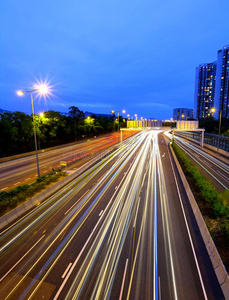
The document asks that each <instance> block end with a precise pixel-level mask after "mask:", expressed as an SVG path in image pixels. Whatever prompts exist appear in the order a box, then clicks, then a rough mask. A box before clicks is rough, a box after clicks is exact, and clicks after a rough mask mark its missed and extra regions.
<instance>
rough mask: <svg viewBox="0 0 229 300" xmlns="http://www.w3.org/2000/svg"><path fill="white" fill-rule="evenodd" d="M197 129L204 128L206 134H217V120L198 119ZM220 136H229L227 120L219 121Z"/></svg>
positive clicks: (228, 122) (228, 120)
mask: <svg viewBox="0 0 229 300" xmlns="http://www.w3.org/2000/svg"><path fill="white" fill-rule="evenodd" d="M199 127H200V128H204V129H205V132H207V133H213V134H219V120H216V119H215V118H213V117H207V118H202V119H199ZM220 135H223V136H229V119H228V118H222V120H221V126H220Z"/></svg>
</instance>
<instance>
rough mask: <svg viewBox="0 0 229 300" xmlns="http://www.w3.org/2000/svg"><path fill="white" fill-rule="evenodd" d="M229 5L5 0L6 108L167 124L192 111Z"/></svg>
mask: <svg viewBox="0 0 229 300" xmlns="http://www.w3.org/2000/svg"><path fill="white" fill-rule="evenodd" d="M228 11H229V3H228V0H217V1H215V0H214V1H213V0H208V1H206V0H192V1H191V0H190V1H189V0H164V1H155V0H150V1H148V0H131V1H130V0H122V1H121V0H116V1H114V0H109V1H107V0H106V1H105V0H88V1H79V0H67V1H60V0H52V1H50V0H45V1H44V0H39V1H38V0H33V1H31V0H30V1H29V0H21V1H18V0H8V1H2V2H1V11H0V87H1V96H0V108H2V109H6V110H10V111H16V110H18V111H24V112H26V113H29V114H30V113H31V103H30V98H29V95H28V94H27V95H24V96H23V97H18V96H17V94H16V93H15V91H16V90H20V89H31V88H32V87H33V84H34V83H36V79H35V78H37V79H38V80H45V78H47V79H48V80H51V85H53V88H52V89H53V94H54V96H53V95H51V96H50V99H46V101H44V100H43V99H39V98H36V99H35V101H34V106H35V111H36V112H39V111H43V110H56V111H61V112H68V108H69V107H70V106H72V105H74V106H77V107H79V109H81V110H83V111H92V112H95V113H109V112H110V110H111V109H114V110H122V109H126V111H127V113H129V114H130V115H133V114H135V113H137V114H138V116H139V117H144V118H157V119H168V118H171V117H172V110H173V108H176V107H188V108H193V105H194V84H195V67H196V66H198V65H199V64H201V63H205V62H212V61H215V60H216V58H217V51H218V50H219V49H222V48H223V46H224V45H227V44H229V22H228Z"/></svg>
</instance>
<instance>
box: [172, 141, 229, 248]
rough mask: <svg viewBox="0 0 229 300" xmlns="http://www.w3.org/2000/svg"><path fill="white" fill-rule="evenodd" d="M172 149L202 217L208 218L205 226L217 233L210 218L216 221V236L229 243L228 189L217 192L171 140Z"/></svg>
mask: <svg viewBox="0 0 229 300" xmlns="http://www.w3.org/2000/svg"><path fill="white" fill-rule="evenodd" d="M172 147H173V150H174V152H175V154H176V156H177V158H178V161H179V162H180V164H181V166H182V168H183V171H184V173H185V175H186V177H187V180H188V181H189V184H190V186H191V188H192V191H193V193H194V195H195V199H196V201H197V202H198V205H199V207H200V209H201V211H202V214H204V217H206V218H207V219H208V222H206V223H207V226H208V227H209V230H210V233H211V234H212V235H213V238H214V235H216V234H217V233H216V232H214V233H213V231H211V228H210V225H209V224H210V223H213V222H211V221H209V220H210V219H212V220H214V223H215V221H217V222H218V226H217V227H218V228H219V232H218V236H217V238H218V237H219V236H222V238H224V239H225V240H224V242H226V244H227V245H229V190H226V191H225V192H224V193H223V194H221V193H218V192H217V191H216V189H215V188H214V187H213V186H212V184H211V183H210V182H209V181H208V180H207V179H206V178H205V177H204V176H203V175H202V174H201V173H200V171H199V168H198V167H197V166H196V165H194V164H193V163H192V162H191V161H190V160H189V159H188V158H187V157H186V154H185V153H184V152H183V151H182V150H181V149H180V148H179V147H178V146H177V145H176V144H175V142H174V141H173V142H172Z"/></svg>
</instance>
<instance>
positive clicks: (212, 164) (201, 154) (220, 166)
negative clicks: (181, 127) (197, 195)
mask: <svg viewBox="0 0 229 300" xmlns="http://www.w3.org/2000/svg"><path fill="white" fill-rule="evenodd" d="M165 135H166V136H167V137H169V138H170V139H171V138H172V135H171V134H170V133H169V132H166V133H165ZM175 141H176V143H177V145H178V146H179V147H180V148H181V149H182V150H183V151H184V152H185V153H186V154H187V156H188V158H190V159H191V160H192V162H193V163H194V164H196V165H198V166H199V169H200V172H201V173H202V174H203V175H204V176H205V177H206V178H207V179H208V180H209V181H210V182H211V183H212V185H213V186H214V187H215V188H216V190H217V191H218V192H224V191H225V190H226V189H229V165H228V164H226V163H224V162H222V161H220V160H219V159H217V158H216V157H214V156H212V155H210V154H208V153H206V152H205V151H204V150H201V149H199V148H198V147H195V145H193V144H192V143H191V142H189V141H187V140H185V139H183V138H181V137H179V136H175Z"/></svg>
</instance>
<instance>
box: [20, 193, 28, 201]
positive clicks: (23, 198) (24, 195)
mask: <svg viewBox="0 0 229 300" xmlns="http://www.w3.org/2000/svg"><path fill="white" fill-rule="evenodd" d="M25 198H26V193H25V192H21V193H19V194H18V201H19V202H22V201H24V200H25Z"/></svg>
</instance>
